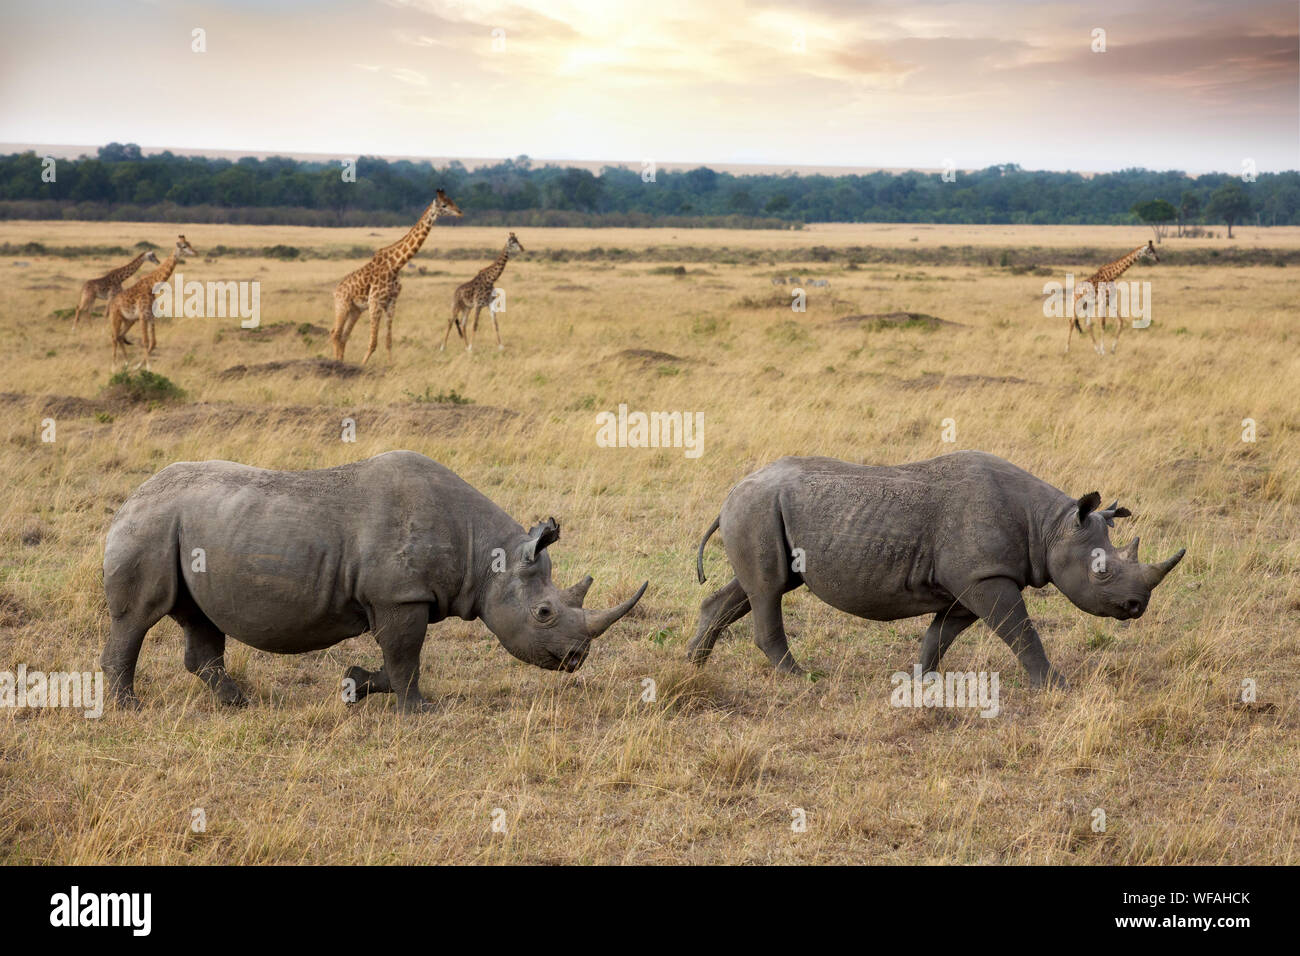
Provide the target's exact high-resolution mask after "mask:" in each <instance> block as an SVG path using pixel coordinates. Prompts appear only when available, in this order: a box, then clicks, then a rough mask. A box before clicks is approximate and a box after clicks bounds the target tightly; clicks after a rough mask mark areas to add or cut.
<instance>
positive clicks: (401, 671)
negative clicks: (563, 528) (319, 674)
mask: <svg viewBox="0 0 1300 956" xmlns="http://www.w3.org/2000/svg"><path fill="white" fill-rule="evenodd" d="M559 537H560V529H559V526H558V525H557V524H556V523H555V520H554V519H553V518H548V519H547V520H546V521H544V522H542V523H541V524H539V525H537V526H535V527H534V528H533V529H532V530H531V531H524V529H523V528H522V527H521V526H520V525H519V524H517V523H516V522H515V521H514V520H513V519H512V518H511V517H510V516H509V515H508V514H506V513H505V512H504V511H502V510H501V509H500V508H498V507H497V506H496V505H495V504H493V503H492V502H491V501H489V500H488V499H487V498H486V497H484V496H483V495H482V494H480V493H479V492H478V491H476V490H475V489H474V488H472V487H470V486H469V485H468V484H466V483H465V482H464V481H462V480H461V479H460V478H459V477H457V476H456V475H455V474H453V473H452V472H451V471H449V470H448V469H446V468H444V467H443V466H442V465H439V464H438V463H437V462H435V461H432V460H430V459H428V458H425V457H424V456H423V455H418V454H416V453H415V452H410V451H392V452H388V453H387V454H383V455H378V456H376V457H374V458H370V459H367V460H366V461H360V462H356V463H354V464H350V465H342V466H340V467H338V468H326V469H322V470H320V471H268V470H265V469H262V468H250V467H248V466H247V465H238V464H235V463H233V462H229V461H205V462H178V463H176V464H174V465H170V466H168V467H167V468H164V469H163V470H162V471H160V472H159V473H158V474H156V475H154V476H153V477H152V478H150V479H149V480H148V481H146V482H145V483H144V484H143V485H141V486H140V487H139V488H137V489H136V490H135V492H134V494H132V495H131V497H130V498H128V499H127V501H126V503H125V504H123V505H122V507H121V509H120V510H119V511H118V513H117V515H116V516H115V517H114V518H113V523H112V525H111V527H110V528H109V530H108V539H107V542H106V545H105V549H104V592H105V594H106V596H107V598H108V610H109V613H110V614H111V615H112V629H111V632H110V634H109V638H108V644H107V645H106V646H105V648H104V656H103V661H102V663H103V667H104V672H105V673H106V675H107V676H108V680H109V686H110V688H111V690H112V691H113V693H114V695H115V696H116V697H117V699H118V700H119V702H122V703H127V704H132V703H136V702H137V701H136V698H135V693H134V677H135V665H136V659H137V657H138V656H139V654H140V645H141V643H142V642H143V641H144V636H145V632H146V631H148V630H149V628H151V627H153V625H154V624H155V623H157V622H158V621H159V620H161V619H162V617H163V616H164V615H171V617H172V618H173V619H174V620H175V621H176V622H177V623H178V624H180V626H181V627H182V628H183V629H184V631H185V666H186V668H187V669H188V670H189V671H190V672H191V673H193V674H197V675H198V676H199V677H201V678H202V679H203V680H204V681H205V682H206V683H207V684H208V686H209V687H211V688H212V690H213V691H214V692H215V693H216V695H217V697H218V699H220V700H222V701H224V702H226V703H230V704H244V703H246V702H247V701H246V699H245V697H244V694H243V692H242V691H240V689H239V687H238V686H236V684H235V682H234V681H233V680H232V679H231V677H230V675H229V674H228V673H227V672H226V667H225V660H224V654H225V645H226V636H227V635H229V636H231V637H233V638H235V639H236V640H239V641H242V642H243V643H245V644H248V645H249V646H251V647H255V648H257V649H258V650H263V651H270V652H272V653H277V654H299V653H302V652H303V651H314V650H319V649H321V648H325V647H330V646H331V645H334V644H337V643H338V642H339V641H342V640H345V639H347V638H349V637H354V636H355V635H357V634H361V633H363V632H364V631H370V632H371V633H372V634H374V636H375V640H376V641H377V642H378V644H379V647H380V649H381V651H382V652H383V658H384V664H383V667H382V668H381V669H380V670H378V671H376V672H373V673H372V672H370V671H366V670H363V669H361V668H359V667H353V668H351V669H350V670H349V671H348V673H347V678H349V679H350V680H351V681H352V682H353V685H352V686H354V687H355V691H356V699H358V700H359V699H360V698H362V697H364V696H365V695H366V694H368V693H375V692H384V693H386V692H393V693H396V695H397V703H398V706H399V707H400V708H401V709H402V710H404V711H409V710H416V709H419V708H420V707H421V706H422V705H423V704H424V701H423V698H422V697H421V696H420V688H419V684H418V676H419V664H420V648H421V647H422V646H423V644H424V636H425V629H426V628H427V627H428V625H429V624H432V623H436V622H438V621H441V620H443V619H444V618H446V617H451V616H455V617H459V618H462V619H464V620H467V621H472V620H474V619H475V618H482V620H483V623H484V624H486V625H487V627H488V629H489V630H490V631H492V633H493V634H495V635H496V636H497V638H498V639H499V640H500V641H501V643H502V645H504V646H505V648H506V650H508V651H509V652H510V653H511V654H513V655H515V657H518V658H519V659H520V660H523V661H527V662H528V663H530V664H536V665H537V666H538V667H544V668H547V669H550V670H564V671H575V670H577V669H578V668H579V667H581V666H582V663H583V661H584V660H586V657H587V651H588V648H589V646H590V644H591V641H592V640H593V639H594V638H596V637H599V636H600V634H601V633H603V632H604V631H605V630H606V629H607V628H608V627H609V626H610V625H611V624H613V623H614V622H615V621H617V620H618V619H619V618H621V617H622V616H623V615H624V614H626V613H627V612H628V611H630V610H631V609H632V607H633V606H634V605H635V604H636V602H637V601H638V600H640V598H641V595H642V594H643V593H645V589H646V585H645V584H642V585H641V590H639V591H637V593H636V594H635V595H633V596H632V597H631V598H629V599H628V600H627V601H624V602H623V603H622V604H620V605H618V607H615V608H611V609H609V610H606V611H584V610H583V609H582V601H583V598H585V597H586V594H587V589H588V588H589V587H590V586H591V578H590V577H587V578H584V579H583V580H582V581H580V582H578V583H577V584H575V585H574V586H573V587H571V588H569V589H568V590H566V591H561V590H559V589H558V588H556V587H555V585H553V584H552V583H551V559H550V557H549V556H548V555H547V553H546V547H547V546H548V545H550V544H552V543H553V542H555V541H556V540H557V539H558V538H559ZM647 583H648V582H647Z"/></svg>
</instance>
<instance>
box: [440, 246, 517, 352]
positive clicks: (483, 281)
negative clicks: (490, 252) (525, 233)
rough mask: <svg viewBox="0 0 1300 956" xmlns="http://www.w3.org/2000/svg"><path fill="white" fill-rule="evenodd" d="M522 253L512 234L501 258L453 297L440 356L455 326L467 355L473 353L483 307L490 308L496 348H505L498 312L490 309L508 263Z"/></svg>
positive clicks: (457, 291)
mask: <svg viewBox="0 0 1300 956" xmlns="http://www.w3.org/2000/svg"><path fill="white" fill-rule="evenodd" d="M523 251H524V247H523V246H522V245H521V244H520V242H519V240H518V239H516V238H515V234H514V233H513V232H512V233H510V238H508V239H507V240H506V247H505V248H504V249H502V250H501V255H499V256H497V257H496V259H495V260H493V262H492V264H491V265H490V266H488V267H487V268H485V269H482V270H480V271H479V274H478V275H476V276H475V277H474V278H472V279H470V280H469V281H468V282H466V283H464V284H462V285H459V286H457V287H456V291H455V292H454V293H452V297H451V318H450V319H448V320H447V331H446V332H444V333H443V334H442V345H440V346H438V351H439V352H441V351H442V350H443V349H445V348H446V347H447V339H448V338H449V337H450V336H451V327H452V326H453V325H454V326H456V334H457V335H459V336H460V337H461V338H462V339H464V340H465V351H467V352H472V351H473V350H474V334H475V333H476V332H478V317H479V313H480V312H482V311H483V307H484V306H488V312H489V313H490V314H491V316H492V329H493V331H495V332H496V334H497V348H499V349H503V348H505V346H504V345H502V344H501V327H500V326H499V325H498V324H497V313H496V310H495V309H493V308H491V304H492V293H493V291H494V290H495V287H496V281H497V279H499V278H501V273H503V272H505V271H506V263H507V262H509V261H510V257H511V256H512V255H514V254H515V253H518V252H523ZM470 309H473V310H474V325H473V326H472V327H470V325H469V310H470Z"/></svg>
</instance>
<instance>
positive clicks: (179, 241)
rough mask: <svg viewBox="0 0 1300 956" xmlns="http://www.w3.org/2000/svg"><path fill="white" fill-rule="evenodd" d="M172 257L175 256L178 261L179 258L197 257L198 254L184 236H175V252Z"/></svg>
mask: <svg viewBox="0 0 1300 956" xmlns="http://www.w3.org/2000/svg"><path fill="white" fill-rule="evenodd" d="M173 255H175V256H176V257H177V258H178V259H179V258H180V257H181V256H197V255H198V253H197V252H195V251H194V247H193V246H191V245H190V242H189V240H188V239H186V238H185V237H184V236H177V237H176V251H175V252H174V253H173Z"/></svg>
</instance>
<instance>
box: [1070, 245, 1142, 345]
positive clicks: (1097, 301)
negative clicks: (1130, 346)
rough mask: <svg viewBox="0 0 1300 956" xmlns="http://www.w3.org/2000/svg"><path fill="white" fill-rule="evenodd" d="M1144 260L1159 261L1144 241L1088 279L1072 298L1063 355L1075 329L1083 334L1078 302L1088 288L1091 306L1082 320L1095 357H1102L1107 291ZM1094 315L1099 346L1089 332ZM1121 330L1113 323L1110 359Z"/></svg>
mask: <svg viewBox="0 0 1300 956" xmlns="http://www.w3.org/2000/svg"><path fill="white" fill-rule="evenodd" d="M1147 256H1150V257H1151V258H1152V259H1154V260H1155V261H1156V262H1159V261H1160V257H1159V256H1158V255H1156V247H1155V244H1154V243H1153V242H1152V241H1151V240H1150V239H1148V240H1147V244H1146V245H1145V246H1138V247H1137V248H1136V249H1134V250H1133V251H1132V252H1129V253H1126V254H1124V255H1122V256H1120V257H1119V258H1118V259H1116V260H1115V261H1114V262H1108V263H1106V264H1105V265H1104V266H1102V267H1101V268H1100V269H1098V270H1097V271H1096V272H1094V273H1093V274H1092V275H1091V276H1089V277H1088V283H1089V284H1088V285H1084V286H1083V287H1082V288H1080V289H1079V291H1078V292H1076V293H1075V294H1074V317H1073V318H1071V319H1070V325H1069V328H1068V329H1067V330H1066V335H1065V351H1067V352H1068V351H1070V339H1071V338H1073V337H1074V331H1075V329H1078V330H1079V334H1080V335H1082V334H1083V326H1081V325H1079V318H1078V316H1079V300H1080V299H1082V298H1083V297H1084V295H1085V294H1086V293H1087V291H1088V288H1089V287H1091V289H1092V290H1093V295H1092V302H1091V305H1092V308H1091V310H1090V312H1089V314H1088V315H1086V316H1085V317H1084V320H1085V321H1086V322H1087V323H1088V334H1089V335H1091V336H1092V347H1093V348H1094V349H1095V350H1096V351H1097V354H1098V355H1105V354H1106V319H1107V316H1108V313H1109V312H1110V309H1108V308H1107V307H1106V302H1107V296H1108V289H1113V286H1111V285H1110V283H1113V282H1114V281H1115V280H1116V279H1118V278H1119V277H1120V276H1122V275H1123V274H1124V273H1125V272H1126V271H1127V270H1128V267H1129V266H1131V265H1132V264H1133V263H1135V262H1137V261H1138V260H1139V259H1144V258H1146V257H1147ZM1081 285H1082V283H1081ZM1094 315H1095V316H1097V318H1098V321H1099V322H1100V324H1101V341H1100V342H1098V341H1097V333H1096V331H1095V330H1094V329H1093V325H1092V319H1093V316H1094ZM1123 329H1124V323H1123V321H1121V320H1120V319H1119V318H1118V317H1117V318H1116V319H1115V342H1114V343H1113V344H1112V345H1111V347H1110V351H1111V354H1112V355H1114V354H1115V349H1117V348H1119V334H1120V332H1121V331H1123Z"/></svg>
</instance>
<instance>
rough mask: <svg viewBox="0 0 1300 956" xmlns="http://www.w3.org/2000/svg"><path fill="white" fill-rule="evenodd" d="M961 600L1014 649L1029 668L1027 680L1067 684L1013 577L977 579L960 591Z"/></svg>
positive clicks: (1058, 685) (1041, 683)
mask: <svg viewBox="0 0 1300 956" xmlns="http://www.w3.org/2000/svg"><path fill="white" fill-rule="evenodd" d="M958 597H959V598H960V599H961V603H962V604H964V605H965V606H966V607H967V608H969V609H970V610H971V611H974V612H975V613H976V614H978V615H979V616H980V617H981V618H983V619H984V623H986V624H987V625H988V626H989V627H991V628H993V630H994V631H996V632H997V635H998V637H1000V638H1002V640H1003V641H1005V642H1006V645H1007V646H1008V647H1010V648H1011V650H1012V651H1014V652H1015V655H1016V657H1017V658H1019V659H1020V663H1021V665H1022V666H1023V667H1024V668H1025V670H1026V671H1028V672H1029V683H1030V684H1031V685H1033V686H1034V687H1042V686H1044V685H1048V686H1052V687H1060V688H1062V689H1064V688H1065V687H1066V683H1065V679H1064V678H1063V677H1061V675H1060V674H1058V673H1057V672H1056V669H1055V668H1053V667H1052V665H1051V664H1050V663H1049V662H1048V660H1047V652H1046V651H1044V650H1043V642H1042V641H1041V640H1040V639H1039V637H1038V631H1036V630H1034V624H1033V622H1032V621H1030V620H1029V612H1028V611H1027V610H1026V609H1025V599H1024V598H1023V597H1022V596H1021V594H1020V588H1018V587H1017V586H1016V584H1015V582H1014V581H1010V580H1007V579H1006V578H989V579H988V580H984V581H978V582H976V583H975V584H972V585H971V586H970V587H968V588H966V589H965V590H963V591H962V593H961V594H960V595H958Z"/></svg>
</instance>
